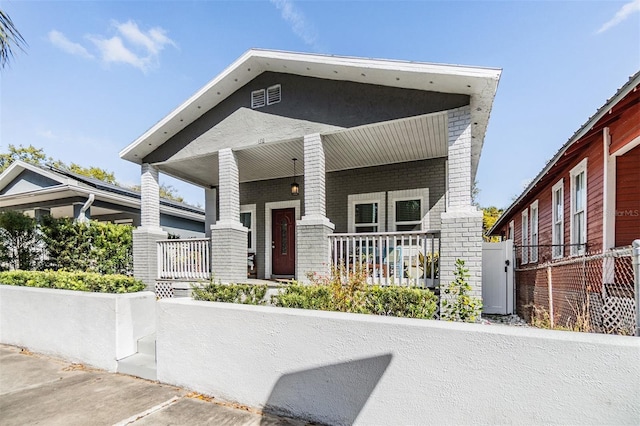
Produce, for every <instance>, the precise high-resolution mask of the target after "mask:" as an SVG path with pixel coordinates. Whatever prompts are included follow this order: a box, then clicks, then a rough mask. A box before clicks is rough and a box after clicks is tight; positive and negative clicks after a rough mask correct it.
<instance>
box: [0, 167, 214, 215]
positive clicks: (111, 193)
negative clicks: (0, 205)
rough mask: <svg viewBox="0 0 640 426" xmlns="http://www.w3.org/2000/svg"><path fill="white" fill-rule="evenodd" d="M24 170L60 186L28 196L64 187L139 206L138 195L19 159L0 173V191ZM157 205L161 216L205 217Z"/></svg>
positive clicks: (190, 209) (164, 202) (168, 203)
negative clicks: (162, 214)
mask: <svg viewBox="0 0 640 426" xmlns="http://www.w3.org/2000/svg"><path fill="white" fill-rule="evenodd" d="M25 170H28V171H31V172H33V173H36V174H38V175H40V176H44V177H46V178H48V179H50V180H53V181H55V182H58V183H59V185H56V186H53V187H44V188H41V189H39V190H33V191H30V192H29V194H30V195H34V193H37V192H50V191H52V190H62V189H65V188H66V189H74V190H75V191H77V192H80V193H86V194H89V193H95V194H96V195H98V194H102V195H104V196H106V197H108V198H109V199H110V200H111V201H112V202H119V203H122V204H123V205H135V206H137V207H138V208H139V207H140V193H139V192H136V191H133V190H131V189H128V188H123V187H121V186H118V185H113V184H110V183H107V182H104V181H101V180H99V179H95V178H92V177H88V176H83V175H80V174H77V173H73V172H70V171H67V170H62V169H58V168H55V167H53V166H50V165H44V166H37V165H34V164H30V163H27V162H24V161H21V160H17V161H14V162H13V163H11V165H10V166H9V167H7V169H6V170H5V171H4V172H2V174H0V191H2V190H3V189H4V188H5V187H7V186H8V185H10V184H11V183H12V182H13V181H14V180H15V179H16V178H18V177H19V176H20V174H21V173H22V172H23V171H25ZM20 195H22V194H12V195H5V196H2V195H0V199H2V198H3V197H5V198H10V197H12V196H20ZM160 206H161V210H162V212H163V213H172V214H178V215H181V216H184V217H189V218H192V219H203V218H204V211H203V210H202V209H201V208H198V207H194V206H190V205H188V204H185V203H180V202H177V201H173V200H168V199H166V198H161V199H160Z"/></svg>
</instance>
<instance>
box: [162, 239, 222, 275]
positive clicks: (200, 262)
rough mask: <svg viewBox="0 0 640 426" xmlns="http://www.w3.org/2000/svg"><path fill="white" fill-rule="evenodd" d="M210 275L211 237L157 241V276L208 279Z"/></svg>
mask: <svg viewBox="0 0 640 426" xmlns="http://www.w3.org/2000/svg"><path fill="white" fill-rule="evenodd" d="M210 277H211V239H209V238H189V239H184V240H159V241H158V278H159V279H165V280H179V279H191V280H194V279H195V280H199V279H204V280H208V279H209V278H210Z"/></svg>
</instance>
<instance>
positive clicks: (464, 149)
mask: <svg viewBox="0 0 640 426" xmlns="http://www.w3.org/2000/svg"><path fill="white" fill-rule="evenodd" d="M448 123H449V175H448V176H447V182H448V192H449V197H448V206H447V207H448V210H455V209H458V208H462V209H468V207H469V206H471V185H472V183H473V182H471V112H470V110H469V106H465V107H461V108H457V109H454V110H451V111H449V113H448Z"/></svg>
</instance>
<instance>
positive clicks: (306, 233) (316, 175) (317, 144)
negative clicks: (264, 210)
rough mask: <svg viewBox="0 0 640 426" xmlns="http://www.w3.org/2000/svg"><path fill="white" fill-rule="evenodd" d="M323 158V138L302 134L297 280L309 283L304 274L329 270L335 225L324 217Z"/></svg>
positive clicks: (324, 175)
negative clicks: (302, 197) (301, 180)
mask: <svg viewBox="0 0 640 426" xmlns="http://www.w3.org/2000/svg"><path fill="white" fill-rule="evenodd" d="M325 180H326V172H325V159H324V146H323V145H322V137H321V136H320V134H318V133H315V134H312V135H306V136H305V137H304V216H302V218H301V219H300V220H299V221H298V222H297V224H296V248H297V252H296V279H298V280H299V281H302V282H309V279H308V278H307V274H309V273H318V274H320V275H326V274H328V273H329V272H330V271H329V264H330V262H329V260H330V259H329V258H330V249H331V246H330V244H329V235H330V234H332V233H333V230H334V229H335V225H334V224H333V223H331V222H330V221H329V219H328V218H327V216H326V205H327V201H326V190H325Z"/></svg>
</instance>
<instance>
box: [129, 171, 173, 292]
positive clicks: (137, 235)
mask: <svg viewBox="0 0 640 426" xmlns="http://www.w3.org/2000/svg"><path fill="white" fill-rule="evenodd" d="M140 170H141V175H140V191H141V193H140V227H139V228H137V229H134V230H133V276H134V277H135V278H137V279H139V280H141V281H142V282H144V283H145V284H146V285H147V290H149V291H155V285H156V279H157V278H158V244H157V241H158V240H162V239H165V238H167V233H166V232H164V231H163V230H162V228H161V227H160V185H159V184H158V169H157V168H156V167H155V166H153V165H152V164H147V163H144V164H142V166H141V168H140Z"/></svg>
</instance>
